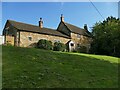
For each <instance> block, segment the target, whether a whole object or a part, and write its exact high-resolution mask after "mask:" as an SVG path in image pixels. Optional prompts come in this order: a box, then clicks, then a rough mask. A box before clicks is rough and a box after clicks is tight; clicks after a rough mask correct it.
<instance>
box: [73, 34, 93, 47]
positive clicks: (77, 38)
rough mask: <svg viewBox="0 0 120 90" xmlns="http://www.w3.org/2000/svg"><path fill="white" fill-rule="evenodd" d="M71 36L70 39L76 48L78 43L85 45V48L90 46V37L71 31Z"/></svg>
mask: <svg viewBox="0 0 120 90" xmlns="http://www.w3.org/2000/svg"><path fill="white" fill-rule="evenodd" d="M71 38H72V41H73V42H74V43H75V47H76V48H77V46H78V44H79V45H80V46H86V47H87V49H89V48H90V43H91V42H92V39H91V38H90V37H87V36H84V35H79V34H75V33H71Z"/></svg>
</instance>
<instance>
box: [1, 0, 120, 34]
mask: <svg viewBox="0 0 120 90" xmlns="http://www.w3.org/2000/svg"><path fill="white" fill-rule="evenodd" d="M93 3H94V5H95V6H96V7H97V9H98V10H99V11H100V13H101V14H102V16H103V17H104V18H107V17H108V16H114V17H118V3H117V2H93ZM61 14H63V15H64V18H65V22H67V23H71V24H73V25H76V26H78V27H81V28H83V26H84V24H88V27H92V26H93V25H94V24H95V23H96V22H98V21H103V19H102V17H101V16H100V15H99V14H98V12H97V11H96V10H95V8H94V7H93V6H92V4H91V3H90V2H63V3H61V2H16V3H15V2H2V27H1V29H0V34H2V29H3V27H4V25H5V23H6V20H8V19H10V20H15V21H20V22H24V23H29V24H34V25H38V21H39V18H40V17H42V18H43V22H44V27H48V28H57V26H58V24H59V22H60V15H61Z"/></svg>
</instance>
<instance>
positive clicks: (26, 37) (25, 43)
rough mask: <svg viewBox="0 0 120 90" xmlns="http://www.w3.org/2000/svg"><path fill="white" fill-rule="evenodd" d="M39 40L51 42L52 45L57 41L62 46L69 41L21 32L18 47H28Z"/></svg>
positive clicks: (62, 38) (57, 37)
mask: <svg viewBox="0 0 120 90" xmlns="http://www.w3.org/2000/svg"><path fill="white" fill-rule="evenodd" d="M40 39H46V40H49V41H52V43H54V42H56V41H59V42H61V43H64V44H66V43H67V42H68V41H69V40H70V39H67V38H64V37H59V36H52V35H45V34H38V33H31V32H23V31H22V32H20V46H21V47H30V46H32V45H33V44H34V43H37V42H38V41H39V40H40Z"/></svg>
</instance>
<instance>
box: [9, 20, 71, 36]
mask: <svg viewBox="0 0 120 90" xmlns="http://www.w3.org/2000/svg"><path fill="white" fill-rule="evenodd" d="M8 22H9V23H10V24H11V25H12V26H13V27H15V28H17V29H18V30H21V31H28V32H34V33H41V34H48V35H54V36H60V37H65V38H70V37H69V36H67V35H64V34H62V33H61V32H59V31H57V30H55V29H50V28H45V27H43V28H40V27H39V26H35V25H31V24H26V23H21V22H16V21H13V20H8Z"/></svg>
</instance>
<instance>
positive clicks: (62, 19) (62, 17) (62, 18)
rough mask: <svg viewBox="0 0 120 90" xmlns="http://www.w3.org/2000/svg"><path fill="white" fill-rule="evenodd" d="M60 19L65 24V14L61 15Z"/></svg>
mask: <svg viewBox="0 0 120 90" xmlns="http://www.w3.org/2000/svg"><path fill="white" fill-rule="evenodd" d="M60 19H61V22H64V16H63V14H61V17H60Z"/></svg>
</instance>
